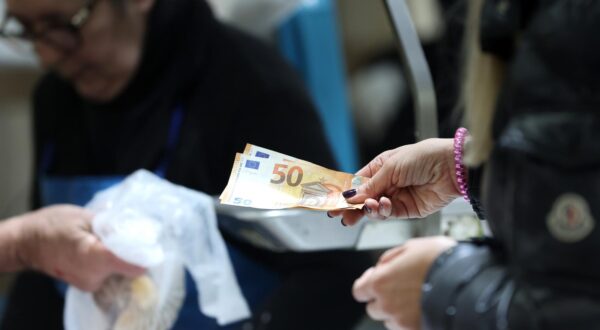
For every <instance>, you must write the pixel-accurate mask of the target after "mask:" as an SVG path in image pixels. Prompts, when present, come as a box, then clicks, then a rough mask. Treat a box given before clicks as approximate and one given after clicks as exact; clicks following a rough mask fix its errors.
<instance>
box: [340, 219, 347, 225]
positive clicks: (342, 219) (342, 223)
mask: <svg viewBox="0 0 600 330" xmlns="http://www.w3.org/2000/svg"><path fill="white" fill-rule="evenodd" d="M341 223H342V226H344V227H346V226H347V225H346V224H345V223H344V218H342V221H341Z"/></svg>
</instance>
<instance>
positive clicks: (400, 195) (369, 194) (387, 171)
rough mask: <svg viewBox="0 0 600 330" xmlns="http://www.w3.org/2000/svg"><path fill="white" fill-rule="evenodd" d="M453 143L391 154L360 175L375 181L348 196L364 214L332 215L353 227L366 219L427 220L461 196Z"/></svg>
mask: <svg viewBox="0 0 600 330" xmlns="http://www.w3.org/2000/svg"><path fill="white" fill-rule="evenodd" d="M453 147H454V144H453V140H452V139H429V140H425V141H422V142H419V143H417V144H411V145H406V146H402V147H399V148H397V149H394V150H388V151H386V152H384V153H382V154H380V155H379V156H377V157H376V158H375V159H373V160H372V161H371V162H370V163H369V164H367V166H365V167H363V168H362V169H361V170H360V171H358V172H357V173H356V174H357V175H361V176H366V177H370V178H371V179H370V180H369V181H368V182H367V183H365V184H363V185H362V186H360V187H358V189H356V190H355V191H354V190H351V191H347V192H344V196H345V197H346V199H347V201H348V202H349V203H355V204H358V203H364V204H365V206H364V208H363V210H351V211H343V212H342V211H331V212H329V215H330V216H338V215H340V214H342V215H343V224H345V225H353V224H355V223H356V222H358V220H360V218H362V217H363V216H364V215H367V216H368V217H369V218H372V219H380V220H383V219H387V218H388V217H399V218H423V217H425V216H427V215H429V214H432V213H434V212H436V211H438V210H439V209H441V208H442V207H444V206H446V205H447V204H448V203H450V202H451V201H452V200H454V199H455V198H457V197H459V196H460V192H459V187H458V184H457V182H456V173H455V165H454V154H453Z"/></svg>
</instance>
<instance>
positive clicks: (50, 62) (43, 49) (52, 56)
mask: <svg viewBox="0 0 600 330" xmlns="http://www.w3.org/2000/svg"><path fill="white" fill-rule="evenodd" d="M33 45H34V49H35V52H36V53H37V55H38V58H39V60H40V64H41V65H42V67H43V68H44V69H48V68H51V67H54V66H56V65H57V64H58V63H59V61H60V60H61V59H62V58H63V57H64V54H63V52H62V51H61V50H60V49H57V48H56V47H52V46H51V45H48V43H46V42H44V41H41V40H35V41H34V44H33Z"/></svg>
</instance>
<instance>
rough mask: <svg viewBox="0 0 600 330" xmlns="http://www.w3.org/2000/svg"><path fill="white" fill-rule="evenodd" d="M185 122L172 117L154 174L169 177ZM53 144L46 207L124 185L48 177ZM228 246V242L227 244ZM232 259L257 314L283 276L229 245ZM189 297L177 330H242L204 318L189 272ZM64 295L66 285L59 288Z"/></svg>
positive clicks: (44, 167)
mask: <svg viewBox="0 0 600 330" xmlns="http://www.w3.org/2000/svg"><path fill="white" fill-rule="evenodd" d="M182 120H183V108H182V107H181V106H179V107H177V108H176V109H175V111H173V113H172V115H171V123H170V128H169V135H168V143H167V150H166V153H165V156H164V158H163V160H162V161H161V162H160V163H159V166H158V168H156V170H155V171H154V173H155V174H156V175H158V176H160V177H161V178H164V177H165V173H166V170H167V167H168V165H169V162H170V159H171V156H172V154H173V152H174V151H175V148H176V146H177V142H178V139H179V132H180V128H181V124H182ZM53 149H54V148H53V146H52V145H51V144H49V145H47V146H45V148H44V154H43V158H42V164H41V167H40V168H41V173H40V195H41V202H42V205H43V206H48V205H52V204H75V205H79V206H84V205H85V204H87V203H88V202H89V201H90V200H91V199H92V197H93V196H94V194H95V193H96V192H98V191H101V190H104V189H106V188H109V187H111V186H113V185H115V184H117V183H119V182H121V181H122V180H123V179H124V178H125V177H124V176H50V175H46V173H47V171H48V169H49V168H50V165H51V163H52V159H53V156H54V150H53ZM226 243H227V242H226ZM227 249H228V252H229V257H230V258H231V262H232V264H233V268H234V271H235V274H236V277H237V279H238V282H239V284H240V287H241V290H242V293H243V294H244V297H245V298H246V299H247V301H248V304H249V305H250V308H251V309H252V310H253V312H255V311H256V308H257V307H259V306H260V305H262V304H263V303H264V302H265V301H266V298H267V297H268V296H269V294H270V293H271V292H273V291H274V289H275V288H276V287H277V286H278V284H279V282H280V278H279V275H278V274H277V273H275V272H273V271H272V270H270V269H268V268H266V267H265V266H263V265H260V264H258V263H256V262H255V261H254V260H252V259H249V258H248V257H246V256H245V255H243V254H242V253H241V252H240V251H239V250H237V249H236V248H234V247H233V246H231V245H230V244H227ZM185 285H186V296H185V300H184V303H183V306H182V308H181V311H180V313H179V317H178V319H177V321H176V323H175V325H174V326H173V329H180V330H184V329H194V330H196V329H202V330H213V329H215V330H217V329H218V330H233V329H239V328H241V324H242V322H239V323H235V324H231V325H229V326H225V327H220V326H219V325H218V324H217V322H216V320H215V319H212V318H208V317H206V316H204V314H202V313H201V312H200V310H199V309H198V291H197V290H196V286H195V284H194V282H193V280H192V277H191V276H190V274H189V273H188V272H187V271H186V278H185ZM57 287H58V288H59V290H60V291H61V292H62V293H63V294H64V292H65V290H66V285H65V284H64V283H62V282H60V283H58V284H57Z"/></svg>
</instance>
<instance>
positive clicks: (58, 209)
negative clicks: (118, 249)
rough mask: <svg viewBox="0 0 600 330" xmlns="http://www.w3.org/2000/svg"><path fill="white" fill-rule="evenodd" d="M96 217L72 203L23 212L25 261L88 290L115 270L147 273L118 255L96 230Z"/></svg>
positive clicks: (125, 274) (22, 243)
mask: <svg viewBox="0 0 600 330" xmlns="http://www.w3.org/2000/svg"><path fill="white" fill-rule="evenodd" d="M92 217H93V215H92V214H91V213H89V212H87V211H86V210H84V209H82V208H79V207H76V206H70V205H58V206H52V207H47V208H43V209H40V210H38V211H35V212H32V213H28V214H26V215H23V216H22V217H21V218H20V219H18V221H20V227H19V228H20V230H19V236H20V240H19V241H20V244H19V245H20V249H19V251H20V252H19V255H20V258H21V260H22V262H23V263H25V266H28V267H30V268H33V269H37V270H40V271H42V272H45V273H47V274H48V275H51V276H53V277H56V278H59V279H62V280H64V281H66V282H68V283H70V284H72V285H74V286H76V287H78V288H79V289H82V290H84V291H95V290H97V289H98V288H99V287H100V286H101V285H102V283H103V282H104V280H105V279H106V278H107V277H108V276H110V275H113V274H120V275H124V276H127V277H135V276H139V275H141V274H143V273H144V271H145V270H144V269H142V268H140V267H137V266H133V265H130V264H128V263H126V262H124V261H122V260H120V259H119V258H117V257H116V256H115V255H114V254H112V253H111V252H110V251H109V250H108V249H107V248H106V247H105V246H104V244H102V242H100V240H99V239H98V238H97V237H96V236H94V235H93V234H92V232H91V221H92Z"/></svg>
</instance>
